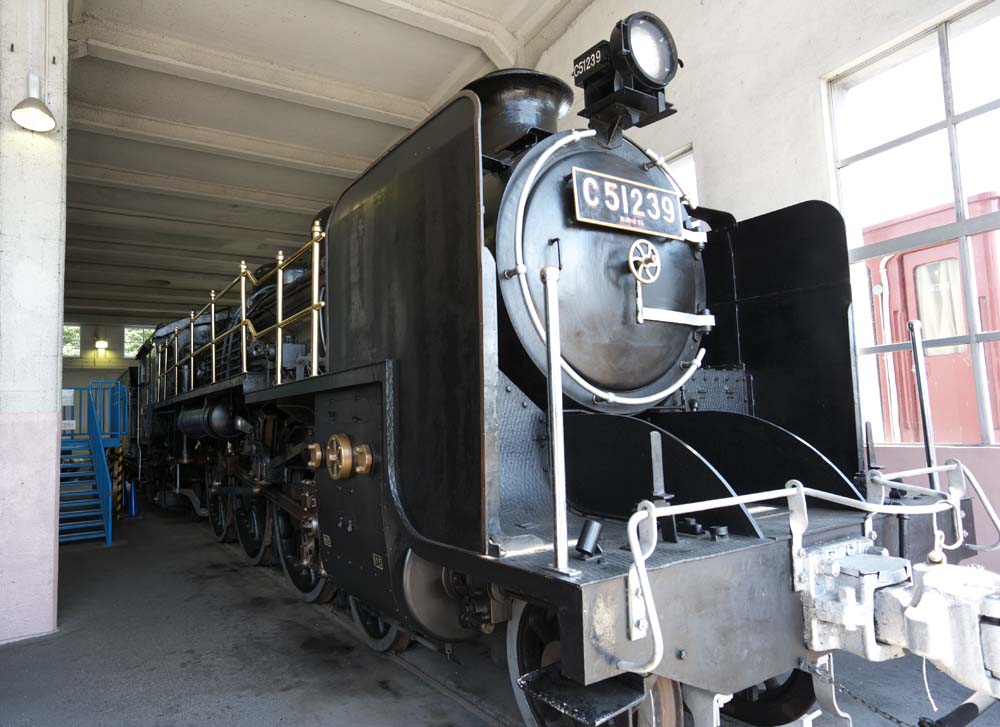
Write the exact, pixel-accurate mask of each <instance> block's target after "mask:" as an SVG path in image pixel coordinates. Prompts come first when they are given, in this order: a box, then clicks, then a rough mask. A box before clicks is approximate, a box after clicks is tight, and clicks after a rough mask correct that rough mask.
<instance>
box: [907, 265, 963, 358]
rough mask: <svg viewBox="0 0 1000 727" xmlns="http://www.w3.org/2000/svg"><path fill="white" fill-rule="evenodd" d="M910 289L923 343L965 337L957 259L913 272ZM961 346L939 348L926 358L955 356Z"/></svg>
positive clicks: (922, 266) (918, 266) (961, 348)
mask: <svg viewBox="0 0 1000 727" xmlns="http://www.w3.org/2000/svg"><path fill="white" fill-rule="evenodd" d="M913 288H914V290H915V291H916V293H917V315H918V316H919V318H920V322H921V323H922V324H923V334H924V339H925V340H931V339H934V338H952V337H954V336H964V335H965V334H966V333H968V330H967V329H966V327H965V307H964V304H963V302H962V274H961V272H960V271H959V267H958V259H957V258H953V257H951V258H945V259H944V260H937V261H935V262H929V263H924V264H922V265H917V266H916V267H915V268H913ZM964 350H965V346H962V345H959V346H941V347H939V348H932V349H930V350H928V351H927V355H928V356H940V355H942V354H952V353H959V352H961V351H964Z"/></svg>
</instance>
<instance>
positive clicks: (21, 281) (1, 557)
mask: <svg viewBox="0 0 1000 727" xmlns="http://www.w3.org/2000/svg"><path fill="white" fill-rule="evenodd" d="M45 9H47V10H48V15H49V17H48V19H47V20H46V17H45V12H44V10H45ZM33 10H34V13H33V12H32V11H33ZM33 15H34V18H33V17H32V16H33ZM66 27H67V23H66V3H65V2H52V3H48V2H44V1H43V0H32V1H31V2H28V1H27V0H16V2H15V1H14V0H0V49H2V53H3V60H2V62H0V472H2V473H3V477H0V644H2V643H4V642H6V641H13V640H16V639H23V638H27V637H30V636H38V635H41V634H45V633H50V632H51V631H54V630H55V628H56V589H57V584H58V558H57V555H58V541H57V530H56V523H57V519H58V512H59V431H60V423H59V422H60V415H59V414H60V411H59V401H60V400H59V383H60V382H59V379H60V374H61V372H60V356H59V353H60V350H61V349H62V308H63V261H64V252H65V240H66V65H67V64H66V61H67V56H66V46H67V42H66ZM46 28H47V29H48V34H47V36H48V37H47V39H46V33H45V32H44V31H45V29H46ZM45 49H47V51H48V52H47V53H46V52H45ZM29 69H34V70H35V71H36V72H38V73H39V74H40V75H42V76H43V77H46V80H47V83H46V84H45V86H44V87H43V94H42V95H43V97H44V101H45V102H46V103H47V104H48V106H49V108H50V109H51V111H52V113H53V114H54V116H55V118H56V120H57V122H56V123H57V126H56V129H55V131H53V132H51V133H48V134H35V133H32V132H29V131H25V130H24V129H22V128H20V127H18V126H17V125H16V124H15V123H14V122H13V121H12V120H11V118H10V112H11V109H12V108H13V107H14V106H15V105H16V104H17V103H18V102H19V101H21V100H22V99H23V98H24V97H25V96H26V95H27V92H28V83H27V74H28V71H29Z"/></svg>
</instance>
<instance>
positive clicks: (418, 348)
mask: <svg viewBox="0 0 1000 727" xmlns="http://www.w3.org/2000/svg"><path fill="white" fill-rule="evenodd" d="M481 176H482V171H481V167H480V144H479V102H478V99H477V98H476V97H475V96H474V95H473V94H471V93H465V94H463V95H461V96H459V97H458V98H456V99H455V100H454V101H453V102H452V103H451V104H450V105H448V106H446V107H445V108H444V109H442V110H441V111H439V112H438V113H437V114H436V115H435V116H433V117H431V118H430V119H428V120H427V121H426V122H425V123H424V124H423V125H422V126H421V127H419V128H417V129H416V130H414V131H413V132H412V133H411V134H410V135H409V136H407V137H406V138H405V139H403V140H402V141H401V142H400V143H399V144H398V145H397V146H396V147H394V148H393V149H391V150H390V151H389V152H388V153H387V154H386V155H385V156H383V157H382V158H381V159H379V160H378V161H377V162H376V163H375V164H374V165H373V166H372V167H371V168H370V169H369V170H368V171H367V172H366V173H365V174H364V175H363V176H362V177H361V178H359V179H358V180H357V181H356V182H354V184H353V185H351V187H349V188H348V189H347V191H345V192H344V194H343V195H342V196H341V198H340V201H339V202H338V203H337V207H336V210H335V211H334V214H333V216H332V218H331V221H330V226H329V230H328V239H329V240H330V248H329V255H328V258H327V259H328V261H329V264H328V274H327V275H328V284H327V290H328V291H329V298H330V299H329V305H328V306H327V309H328V310H329V327H328V330H329V331H330V351H331V357H330V370H332V371H340V370H344V369H348V368H353V367H357V366H363V365H366V364H370V363H375V362H381V361H383V360H385V359H394V360H395V361H396V363H397V366H398V368H397V371H398V373H399V381H398V395H399V402H398V411H399V414H400V417H399V421H398V435H399V440H398V444H399V446H398V453H397V454H398V462H397V464H398V472H399V480H398V487H399V494H400V497H401V498H402V501H403V504H404V506H405V508H406V512H407V515H408V516H409V518H410V520H411V521H412V523H413V525H414V527H415V528H416V529H417V531H418V532H419V533H420V534H421V535H423V536H425V537H427V538H431V539H434V540H438V541H441V542H445V543H449V544H452V545H457V546H460V547H464V548H469V549H473V550H477V551H480V552H483V551H484V550H485V539H486V538H485V525H484V510H485V507H484V501H485V494H484V491H485V487H486V483H485V480H486V477H485V475H484V472H485V471H486V469H485V467H486V464H485V463H486V462H487V460H488V458H490V457H495V448H491V447H490V445H489V444H488V441H489V440H488V439H487V438H485V437H484V431H485V427H486V424H485V423H484V402H483V377H484V364H483V355H484V354H483V333H482V328H483V313H482V305H483V303H482V298H483V286H482V273H481V266H482V260H481V256H482V249H483V248H482V203H481V193H480V179H481ZM491 294H492V291H491Z"/></svg>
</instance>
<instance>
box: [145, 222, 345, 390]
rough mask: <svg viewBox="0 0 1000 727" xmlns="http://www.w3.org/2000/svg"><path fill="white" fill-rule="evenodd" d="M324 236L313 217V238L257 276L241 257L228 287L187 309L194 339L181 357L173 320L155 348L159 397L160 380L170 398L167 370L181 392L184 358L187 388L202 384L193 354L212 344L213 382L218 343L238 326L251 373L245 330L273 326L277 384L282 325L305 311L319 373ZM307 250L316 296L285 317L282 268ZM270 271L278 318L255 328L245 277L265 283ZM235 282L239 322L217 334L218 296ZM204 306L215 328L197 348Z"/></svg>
mask: <svg viewBox="0 0 1000 727" xmlns="http://www.w3.org/2000/svg"><path fill="white" fill-rule="evenodd" d="M325 237H326V233H324V232H323V230H322V227H321V225H320V222H319V220H314V221H313V226H312V237H311V238H310V239H309V241H308V242H306V243H305V244H304V245H302V246H301V247H299V248H298V249H297V250H296V251H295V252H294V253H292V254H291V255H290V256H288V257H287V258H286V257H285V256H284V253H283V252H282V251H280V250H279V251H278V254H277V256H276V258H275V266H274V267H273V268H272V269H271V270H269V271H268V272H267V273H265V274H264V275H261V276H260V277H259V278H258V277H257V276H255V275H254V274H253V272H252V271H251V270H250V269H249V268H247V264H246V261H244V260H241V261H240V273H239V275H237V276H236V277H235V278H233V280H232V281H231V282H230V283H229V284H228V285H226V287H225V288H223V289H222V290H220V291H218V292H216V291H214V290H213V291H211V292H210V293H209V296H210V298H209V302H208V303H206V304H205V305H204V306H202V308H201V309H200V310H199V311H197V312H195V311H194V310H191V311H190V312H189V314H188V315H189V324H188V330H189V338H190V340H189V342H188V351H189V352H188V354H187V355H186V356H184V357H183V358H181V357H179V355H178V337H179V335H180V330H179V329H178V328H177V326H174V332H173V334H172V335H171V336H168V337H167V338H166V339H164V340H163V342H162V343H161V344H160V345H159V346H157V347H156V348H155V352H156V394H157V398H158V399H159V398H160V392H161V384H162V396H163V398H164V399H165V398H166V393H167V380H168V377H169V375H170V373H171V372H173V375H174V396H176V395H177V394H178V393H180V392H179V380H178V374H179V369H180V366H181V365H183V364H185V363H187V362H189V361H190V362H191V365H190V367H189V387H188V390H189V391H193V390H194V389H196V388H198V387H196V386H195V375H194V370H195V366H194V364H195V357H196V356H198V355H199V354H201V353H204V352H205V351H206V350H209V349H210V350H211V354H212V381H211V383H213V384H214V383H215V382H216V345H217V344H218V343H219V342H220V341H222V340H224V339H225V338H226V337H227V336H230V335H232V334H233V333H235V332H236V330H237V329H239V331H240V359H241V364H242V372H243V373H244V374H245V373H247V333H248V332H249V333H250V336H251V337H252V338H253V339H258V338H261V337H263V336H266V335H268V334H270V333H271V332H275V359H276V361H275V382H274V383H275V385H279V384H281V379H282V371H281V369H282V361H281V355H282V344H283V340H282V335H281V332H282V329H284V328H286V327H288V326H291V325H293V324H295V323H297V322H299V321H300V320H302V319H303V318H305V317H306V316H307V315H309V316H310V317H311V319H312V320H311V325H310V333H309V348H310V356H309V362H310V366H309V375H310V376H311V377H312V376H317V375H318V374H319V371H318V369H319V341H318V339H319V311H320V310H321V309H322V308H323V307H324V306H325V305H326V303H325V302H323V301H321V300H320V299H319V255H320V247H319V244H320V243H321V242H322V241H323V240H324V239H325ZM308 251H311V252H312V266H311V267H312V271H311V272H312V286H311V287H312V290H311V298H312V302H311V303H310V305H308V306H307V307H305V308H303V309H302V310H300V311H298V312H296V313H294V314H292V315H290V316H288V317H287V318H285V317H284V310H283V307H284V270H285V268H287V267H288V266H289V265H291V264H292V263H293V262H295V261H296V260H298V259H299V258H300V257H302V256H303V255H305V254H306V252H308ZM271 276H277V281H276V291H275V295H276V298H277V300H276V311H275V322H274V323H273V324H271V325H270V326H268V327H267V328H264V329H263V330H261V331H258V330H257V329H256V328H254V325H253V322H252V321H251V320H250V319H249V318H248V317H247V291H246V283H247V280H249V281H250V283H251V284H252V285H253V286H254V287H258V286H259V285H261V284H262V283H264V282H266V281H267V280H269V279H270V278H271ZM237 283H238V284H239V286H240V321H239V323H237V324H235V325H234V326H232V327H230V328H229V329H228V330H226V331H224V332H222V333H221V334H219V335H216V333H215V306H216V303H217V302H218V301H219V299H220V298H222V296H224V295H225V294H226V293H228V292H229V291H231V290H232V289H233V288H234V287H235V286H236V285H237ZM206 311H209V312H210V315H211V321H210V325H211V334H210V335H211V339H210V340H209V341H208V342H207V343H204V344H202V345H201V346H199V347H198V348H194V329H195V320H196V319H197V318H200V317H201V316H202V314H204V313H205V312H206ZM171 344H173V354H174V363H173V365H171V366H168V365H167V363H168V360H167V351H168V350H169V348H170V345H171ZM161 356H162V359H161Z"/></svg>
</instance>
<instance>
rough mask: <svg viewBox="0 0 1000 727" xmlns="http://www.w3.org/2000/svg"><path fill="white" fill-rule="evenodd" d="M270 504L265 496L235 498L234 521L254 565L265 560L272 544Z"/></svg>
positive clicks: (244, 549) (237, 534) (245, 551)
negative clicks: (269, 515)
mask: <svg viewBox="0 0 1000 727" xmlns="http://www.w3.org/2000/svg"><path fill="white" fill-rule="evenodd" d="M269 508H270V506H269V505H268V502H267V500H266V499H264V498H263V497H253V496H251V495H238V496H236V497H234V498H233V508H232V510H233V522H234V523H235V524H236V536H237V538H238V539H239V541H240V545H241V546H242V547H243V552H244V553H246V556H247V558H249V559H250V563H251V564H252V565H260V564H261V563H262V562H265V558H266V557H267V553H268V551H269V550H270V545H271V542H270V541H271V522H270V518H269V517H268V514H269V513H268V510H269Z"/></svg>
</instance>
